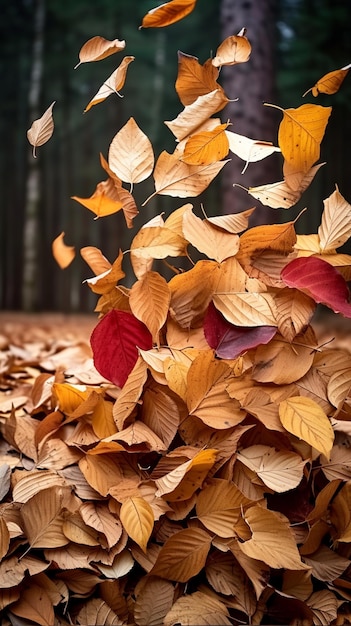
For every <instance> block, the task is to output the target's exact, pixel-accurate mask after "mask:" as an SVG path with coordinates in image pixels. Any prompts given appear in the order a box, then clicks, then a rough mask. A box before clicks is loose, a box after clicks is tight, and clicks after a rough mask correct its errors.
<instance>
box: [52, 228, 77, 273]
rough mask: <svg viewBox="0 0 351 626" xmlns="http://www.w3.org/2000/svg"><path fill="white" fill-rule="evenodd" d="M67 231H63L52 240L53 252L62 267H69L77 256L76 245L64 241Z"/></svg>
mask: <svg viewBox="0 0 351 626" xmlns="http://www.w3.org/2000/svg"><path fill="white" fill-rule="evenodd" d="M64 236H65V233H64V232H62V233H61V234H60V235H58V237H56V239H54V241H53V242H52V254H53V257H54V259H55V261H56V262H57V263H58V265H59V266H60V268H61V269H65V268H66V267H68V266H69V265H70V264H71V263H72V261H73V259H74V258H75V256H76V251H75V248H74V246H67V245H66V244H65V242H64V240H63V239H64Z"/></svg>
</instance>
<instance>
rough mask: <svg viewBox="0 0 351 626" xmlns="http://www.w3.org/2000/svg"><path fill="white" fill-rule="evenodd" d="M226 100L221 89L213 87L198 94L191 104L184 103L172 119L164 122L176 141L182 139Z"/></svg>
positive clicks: (220, 107)
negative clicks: (209, 90) (184, 105)
mask: <svg viewBox="0 0 351 626" xmlns="http://www.w3.org/2000/svg"><path fill="white" fill-rule="evenodd" d="M228 102H229V101H228V98H227V97H226V95H225V94H224V92H223V90H221V89H214V90H213V91H211V92H210V93H206V94H204V95H202V96H198V98H197V99H196V100H195V101H194V102H192V104H188V105H186V107H185V108H184V109H183V111H182V112H181V113H179V115H178V116H177V117H176V118H175V119H174V120H172V121H166V122H165V124H166V126H168V128H169V129H170V130H171V131H172V133H173V135H175V137H176V138H177V139H178V141H182V139H185V137H188V136H189V135H190V134H192V133H194V131H196V129H198V128H199V127H200V126H201V125H202V124H204V122H206V121H207V120H208V118H209V117H211V115H213V114H214V113H217V111H221V110H222V109H223V108H224V107H225V106H226V104H228Z"/></svg>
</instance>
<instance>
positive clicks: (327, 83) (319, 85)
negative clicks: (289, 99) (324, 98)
mask: <svg viewBox="0 0 351 626" xmlns="http://www.w3.org/2000/svg"><path fill="white" fill-rule="evenodd" d="M349 69H350V65H347V66H346V67H342V68H341V69H340V70H334V71H333V72H328V73H327V74H324V76H322V78H320V79H319V80H317V82H316V84H315V85H313V87H311V88H310V89H308V90H307V91H305V93H304V94H303V97H304V96H306V95H307V94H308V93H309V92H310V91H312V94H313V95H314V97H315V98H316V97H317V96H318V95H319V94H320V93H327V94H329V95H331V94H334V93H336V92H337V91H339V89H340V87H341V85H342V83H343V82H344V80H345V78H346V76H347V74H348V72H349Z"/></svg>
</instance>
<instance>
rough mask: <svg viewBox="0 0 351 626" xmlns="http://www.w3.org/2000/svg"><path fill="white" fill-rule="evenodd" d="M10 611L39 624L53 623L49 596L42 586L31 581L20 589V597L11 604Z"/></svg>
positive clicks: (43, 625) (45, 625)
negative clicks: (27, 585)
mask: <svg viewBox="0 0 351 626" xmlns="http://www.w3.org/2000/svg"><path fill="white" fill-rule="evenodd" d="M11 612H12V613H14V614H15V615H18V616H19V617H24V618H25V619H26V620H29V621H31V622H34V623H35V624H40V625H41V626H52V624H53V623H54V617H55V616H54V609H53V606H52V602H51V600H50V597H49V596H48V594H47V592H46V591H45V590H44V589H42V587H39V586H38V585H35V584H33V583H31V584H30V585H29V587H27V588H24V589H23V590H22V591H21V597H20V599H19V600H17V602H15V603H14V604H12V605H11Z"/></svg>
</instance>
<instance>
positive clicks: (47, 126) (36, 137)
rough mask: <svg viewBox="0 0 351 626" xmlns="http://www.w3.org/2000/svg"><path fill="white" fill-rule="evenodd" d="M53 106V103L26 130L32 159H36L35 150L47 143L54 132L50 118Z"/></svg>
mask: <svg viewBox="0 0 351 626" xmlns="http://www.w3.org/2000/svg"><path fill="white" fill-rule="evenodd" d="M54 104H55V102H53V103H52V104H50V106H49V107H48V108H47V109H46V111H45V113H43V115H42V116H41V117H40V118H39V119H37V120H34V122H33V124H32V125H31V127H30V128H29V129H28V130H27V138H28V141H29V143H30V144H31V145H32V146H33V156H34V157H36V152H35V149H36V148H37V147H38V146H42V145H43V144H44V143H46V142H47V141H49V139H50V138H51V137H52V134H53V132H54V120H53V117H52V109H53V106H54Z"/></svg>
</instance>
